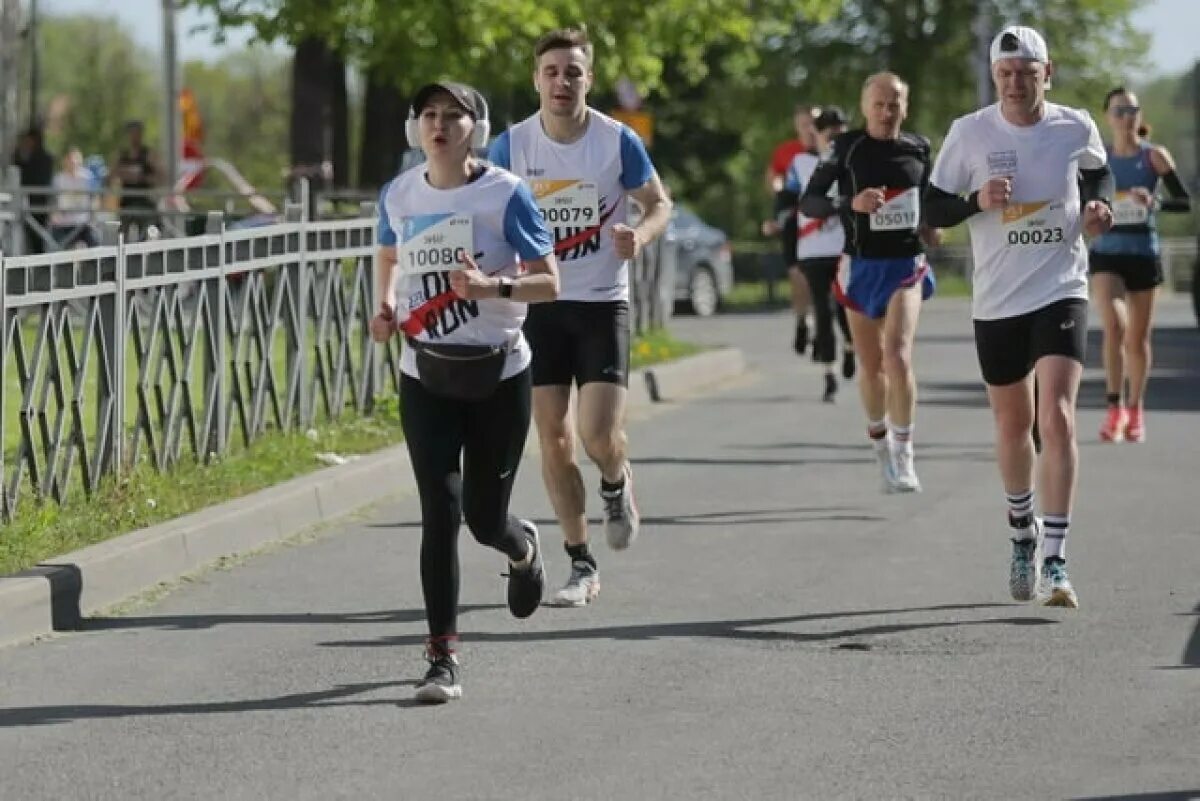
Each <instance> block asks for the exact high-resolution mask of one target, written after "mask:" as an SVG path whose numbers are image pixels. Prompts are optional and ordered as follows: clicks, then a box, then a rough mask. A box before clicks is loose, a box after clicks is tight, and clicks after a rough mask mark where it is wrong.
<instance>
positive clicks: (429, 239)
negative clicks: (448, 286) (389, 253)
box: [399, 214, 475, 275]
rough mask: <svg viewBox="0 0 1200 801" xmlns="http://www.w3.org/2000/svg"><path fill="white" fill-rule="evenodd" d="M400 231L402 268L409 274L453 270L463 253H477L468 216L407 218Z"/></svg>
mask: <svg viewBox="0 0 1200 801" xmlns="http://www.w3.org/2000/svg"><path fill="white" fill-rule="evenodd" d="M400 230H401V237H402V240H403V241H402V242H401V244H400V260H399V261H400V263H399V267H400V272H401V273H403V274H406V275H419V274H421V273H430V272H438V271H441V270H453V269H455V268H456V267H458V266H459V264H461V262H462V257H463V254H464V253H474V252H475V236H474V226H473V222H472V219H471V217H470V216H467V215H462V214H421V215H418V216H415V217H405V218H404V221H403V224H402V226H401V229H400Z"/></svg>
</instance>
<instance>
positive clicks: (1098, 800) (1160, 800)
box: [1071, 789, 1200, 801]
mask: <svg viewBox="0 0 1200 801" xmlns="http://www.w3.org/2000/svg"><path fill="white" fill-rule="evenodd" d="M1197 799H1200V789H1198V790H1176V791H1173V792H1172V791H1168V792H1164V793H1134V794H1133V795H1089V796H1086V797H1084V796H1080V797H1078V798H1072V799H1071V801H1197Z"/></svg>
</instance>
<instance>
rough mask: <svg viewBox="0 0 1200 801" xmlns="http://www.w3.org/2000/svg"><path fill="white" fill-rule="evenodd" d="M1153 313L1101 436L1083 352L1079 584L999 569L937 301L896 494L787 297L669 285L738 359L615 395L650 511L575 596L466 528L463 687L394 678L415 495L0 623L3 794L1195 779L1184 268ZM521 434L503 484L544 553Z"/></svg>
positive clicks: (982, 460) (1004, 792)
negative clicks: (1145, 390) (565, 604)
mask: <svg viewBox="0 0 1200 801" xmlns="http://www.w3.org/2000/svg"><path fill="white" fill-rule="evenodd" d="M1159 325H1160V328H1159V330H1158V332H1157V334H1156V343H1157V345H1158V352H1159V357H1160V367H1159V369H1158V371H1157V374H1156V378H1155V379H1154V381H1153V385H1152V387H1151V394H1150V408H1149V410H1148V413H1147V426H1148V432H1149V440H1148V442H1147V443H1146V444H1144V445H1140V446H1134V445H1115V446H1114V445H1101V444H1100V443H1098V442H1097V438H1096V433H1095V432H1096V429H1097V427H1098V425H1099V421H1100V415H1101V410H1100V406H1101V405H1102V384H1101V383H1100V374H1099V372H1098V371H1097V370H1095V369H1089V371H1088V373H1087V375H1086V384H1085V388H1084V396H1083V406H1084V409H1083V411H1082V413H1081V423H1080V439H1081V454H1082V474H1081V481H1080V491H1079V500H1078V508H1077V510H1076V513H1075V516H1074V520H1073V527H1072V535H1071V540H1070V544H1069V546H1068V556H1069V557H1070V565H1071V569H1072V577H1073V579H1074V581H1075V584H1076V587H1077V589H1078V591H1079V595H1080V600H1081V604H1082V608H1081V609H1079V610H1078V611H1069V610H1059V609H1046V608H1042V607H1038V606H1035V605H1031V604H1018V603H1015V602H1013V601H1011V600H1010V599H1009V597H1008V592H1007V569H1008V552H1009V546H1008V540H1007V536H1008V535H1007V532H1006V529H1005V524H1004V507H1003V496H1002V494H1001V491H1000V487H999V482H998V477H997V473H996V469H995V466H994V464H993V462H992V458H991V444H990V442H991V428H990V426H991V423H990V416H989V413H988V411H987V408H986V402H985V399H984V396H983V393H982V390H981V387H980V384H979V381H978V378H977V372H976V368H975V362H974V355H973V349H972V344H971V340H970V329H969V322H968V319H967V310H966V306H965V305H964V304H962V303H960V302H952V301H946V302H939V301H935V302H933V303H931V304H930V305H928V306H927V308H926V312H925V317H924V321H923V324H922V334H921V337H920V344H919V348H918V353H917V363H918V372H919V375H920V377H921V392H922V399H921V407H920V411H919V413H918V415H919V416H918V427H917V434H916V442H917V466H918V470H919V472H920V474H921V478H922V480H923V482H924V484H925V488H926V490H925V492H924V493H923V494H921V495H919V496H885V495H882V494H880V492H879V489H878V482H877V480H876V476H875V473H874V470H873V463H872V457H871V453H870V450H869V447H868V446H867V445H866V444H865V443H864V437H863V434H862V429H863V426H862V422H863V421H862V416H861V413H860V412H859V410H858V404H857V400H856V396H855V394H854V392H853V388H851V387H846V388H844V391H843V393H842V395H841V397H840V398H839V402H838V403H837V404H834V405H825V404H822V403H820V401H819V395H820V379H819V376H818V373H817V372H816V370H815V369H814V368H813V366H812V365H811V364H810V363H808V362H807V361H804V360H800V359H798V358H797V357H796V356H794V355H792V354H791V353H790V351H789V350H788V348H789V347H790V323H789V320H788V319H787V317H786V316H783V315H778V314H776V315H745V316H725V317H719V318H716V319H712V320H680V321H679V322H678V324H677V326H676V330H677V331H678V332H679V333H680V335H681V336H684V337H685V338H693V339H701V340H706V341H709V342H720V343H729V344H736V345H739V346H741V347H742V348H744V349H745V351H746V354H747V356H748V359H749V361H750V364H751V370H750V372H749V373H748V374H747V375H746V376H745V377H744V378H742V379H739V380H738V381H736V382H734V383H733V384H731V385H729V386H727V387H725V388H723V389H722V390H721V391H719V392H716V393H714V394H710V395H706V396H704V397H701V398H696V399H692V400H690V401H687V402H683V403H680V404H672V405H670V406H668V407H665V408H662V409H661V410H658V411H657V412H656V413H655V414H653V415H647V416H643V417H642V419H638V420H635V421H633V422H632V424H631V427H630V435H631V440H632V445H633V447H632V450H633V455H634V465H635V470H636V475H637V486H638V489H639V501H640V505H641V507H642V511H643V514H644V515H645V520H644V530H643V534H642V538H641V540H639V542H638V543H637V544H636V545H635V546H634V548H633V549H631V550H630V551H628V552H626V553H622V554H613V553H610V552H609V551H608V550H607V548H606V547H605V546H603V545H602V544H601V545H598V546H597V548H596V552H597V556H598V558H599V560H600V567H601V575H602V577H603V585H604V586H603V591H602V593H601V596H600V598H599V600H598V601H597V602H596V603H595V604H593V605H592V606H590V607H587V608H585V609H579V610H561V609H549V608H547V609H543V610H541V611H539V612H538V613H537V614H536V615H534V616H533V617H532V618H531V619H529V620H527V621H515V620H513V619H511V618H510V617H509V616H508V614H507V611H506V610H505V607H504V584H503V579H502V578H500V576H499V574H500V572H501V571H502V570H503V564H502V561H501V559H500V558H499V557H498V556H496V555H495V554H493V553H491V552H488V551H485V550H484V549H482V548H480V547H479V546H477V545H476V544H475V543H474V541H473V540H472V539H471V538H470V536H469V535H468V534H466V533H465V532H464V535H463V537H462V539H461V552H462V562H463V570H464V580H463V596H462V603H463V606H464V611H463V614H462V616H461V618H460V623H461V626H462V629H463V636H464V642H463V650H462V656H463V660H464V666H465V667H464V686H465V697H464V698H463V700H462V701H460V702H457V703H455V704H451V705H449V706H445V707H439V708H424V707H419V706H416V705H414V704H413V703H412V702H411V701H410V697H411V695H412V684H413V682H414V680H415V679H416V678H418V677H419V676H420V675H421V673H422V671H423V662H422V661H421V645H420V643H421V640H422V635H423V632H424V622H423V612H422V607H421V597H420V589H419V583H418V578H417V552H418V530H417V521H418V518H419V514H418V508H417V504H416V499H415V497H414V496H411V495H409V496H406V497H403V498H401V499H400V500H398V501H396V502H394V503H392V504H389V505H386V506H383V507H380V508H378V509H375V510H373V511H372V512H370V513H369V514H366V515H364V516H362V518H361V519H358V520H353V521H349V522H347V523H346V524H345V525H343V526H340V527H338V528H336V529H334V530H327V531H324V532H321V533H320V534H319V535H317V536H315V537H309V538H306V539H305V540H304V541H303V542H300V543H297V544H295V545H293V546H290V547H283V548H278V549H275V550H273V551H271V552H269V553H266V554H263V555H260V556H257V557H254V558H252V559H249V560H246V561H244V562H241V563H239V564H236V565H233V566H231V567H228V568H227V569H221V570H214V571H210V572H208V573H205V574H203V575H200V576H198V577H195V578H193V579H191V580H189V581H186V582H183V583H181V584H180V585H179V586H178V587H177V588H176V589H175V590H174V591H173V592H171V593H170V594H168V595H166V596H165V597H161V598H158V599H156V600H154V601H152V602H147V603H143V604H141V605H138V606H134V607H132V608H128V609H126V610H125V612H124V613H123V614H121V615H116V616H112V617H105V618H98V619H95V620H93V621H91V623H90V625H89V629H88V630H87V631H84V632H80V633H75V634H67V635H60V636H56V637H53V638H51V639H48V640H45V641H42V642H38V643H35V644H31V645H25V646H16V647H10V648H6V649H0V798H3V799H5V801H10V800H12V801H15V800H17V799H58V798H64V797H69V798H78V799H176V798H179V799H184V798H186V799H192V798H205V799H215V798H221V799H263V798H271V799H333V798H356V799H357V798H389V799H391V798H398V799H416V798H448V799H520V800H521V801H526V799H528V800H529V801H533V800H534V799H554V801H562V800H563V799H689V801H692V800H694V799H722V800H724V799H742V798H745V799H798V798H820V799H826V798H872V799H874V798H955V799H963V798H997V799H1000V798H1003V799H1010V798H1037V799H1043V798H1045V799H1051V798H1060V799H1066V798H1070V799H1083V798H1087V799H1098V798H1109V797H1130V798H1140V799H1147V800H1148V799H1183V798H1190V797H1193V796H1195V797H1200V606H1198V604H1200V515H1197V512H1196V500H1195V498H1194V497H1193V496H1192V493H1193V492H1196V491H1197V489H1198V488H1200V417H1198V415H1197V412H1198V411H1200V331H1198V330H1197V329H1196V328H1195V326H1194V323H1193V321H1192V320H1191V318H1190V312H1189V310H1188V309H1187V307H1186V305H1185V304H1184V303H1183V302H1182V301H1174V300H1172V301H1169V302H1167V303H1165V304H1164V305H1163V308H1162V313H1161V314H1160V318H1159ZM1093 341H1095V340H1093ZM1093 355H1094V356H1095V357H1096V358H1098V355H1099V354H1098V350H1097V349H1093ZM1096 358H1094V359H1093V361H1096ZM535 459H536V457H527V458H526V461H525V463H524V465H523V467H522V475H521V477H520V480H519V482H518V492H517V497H516V502H515V504H514V511H517V512H518V513H524V514H528V515H530V516H532V517H534V518H535V519H537V520H538V521H539V523H542V529H543V537H544V541H546V542H548V543H550V547H549V548H548V549H547V551H548V557H549V561H550V570H551V580H552V582H554V583H558V582H561V581H562V580H563V579H564V578H565V575H566V570H567V564H566V559H565V558H564V555H563V553H562V551H561V550H560V549H559V548H558V547H557V545H556V538H557V537H558V530H557V526H556V525H555V524H554V523H553V522H552V520H551V518H552V515H551V513H550V509H549V505H548V503H547V501H546V500H545V497H544V493H543V490H542V487H541V482H540V479H539V475H538V470H537V464H536V461H535ZM586 475H587V480H588V483H589V488H590V489H589V493H590V498H589V503H591V502H593V501H596V500H597V497H596V495H595V492H594V491H595V489H596V486H597V482H598V478H597V476H596V473H595V471H594V470H591V469H590V468H589V470H588V472H587V474H586ZM381 480H386V477H381ZM592 511H593V512H595V513H597V514H598V511H599V505H598V504H594V505H593V507H592ZM594 532H595V533H596V534H597V535H599V534H600V531H599V529H598V528H596V529H594ZM601 539H602V538H601Z"/></svg>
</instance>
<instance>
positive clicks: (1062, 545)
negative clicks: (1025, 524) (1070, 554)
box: [1042, 515, 1071, 559]
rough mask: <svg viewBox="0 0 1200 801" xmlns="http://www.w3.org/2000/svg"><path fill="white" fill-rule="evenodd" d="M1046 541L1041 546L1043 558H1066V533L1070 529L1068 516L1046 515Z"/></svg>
mask: <svg viewBox="0 0 1200 801" xmlns="http://www.w3.org/2000/svg"><path fill="white" fill-rule="evenodd" d="M1042 522H1043V523H1045V525H1046V539H1045V544H1044V545H1043V546H1042V548H1043V553H1044V556H1045V558H1047V559H1049V558H1050V557H1057V558H1059V559H1066V558H1067V532H1068V530H1069V529H1070V528H1071V517H1070V515H1046V516H1045V518H1043V520H1042Z"/></svg>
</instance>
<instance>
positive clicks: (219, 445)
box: [203, 211, 227, 462]
mask: <svg viewBox="0 0 1200 801" xmlns="http://www.w3.org/2000/svg"><path fill="white" fill-rule="evenodd" d="M204 232H205V233H206V234H210V235H211V234H216V235H217V236H218V237H219V240H218V243H217V264H216V266H217V268H218V270H219V273H218V275H217V277H216V278H210V279H208V280H207V281H206V282H205V283H206V284H208V290H207V294H208V310H209V315H208V325H209V326H210V330H209V331H208V336H209V339H210V340H211V341H212V347H211V349H210V348H205V349H204V397H206V398H213V399H214V400H213V401H212V403H211V404H210V406H209V407H208V414H207V418H208V419H207V420H206V426H207V428H208V442H207V443H205V445H204V455H203V458H204V460H205V462H208V461H209V460H211V459H212V457H213V456H219V455H222V454H224V452H225V443H226V441H227V440H226V437H225V370H226V358H225V241H224V240H225V215H224V214H223V213H222V212H219V211H210V212H209V213H208V217H207V219H206V220H205V222H204ZM211 327H215V328H216V331H213V330H211Z"/></svg>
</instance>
